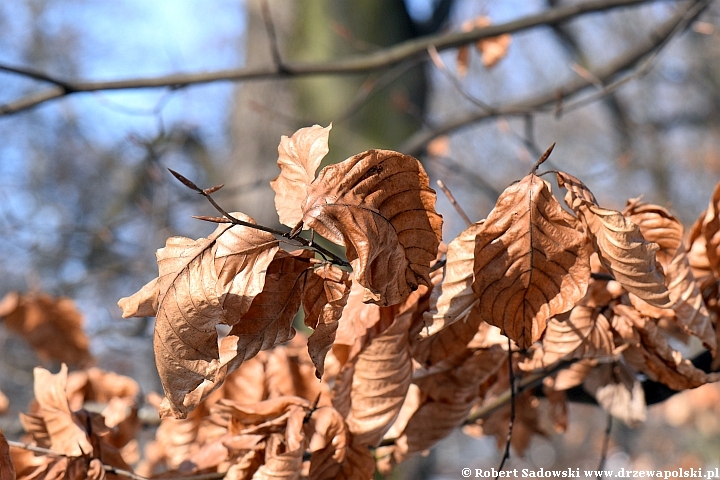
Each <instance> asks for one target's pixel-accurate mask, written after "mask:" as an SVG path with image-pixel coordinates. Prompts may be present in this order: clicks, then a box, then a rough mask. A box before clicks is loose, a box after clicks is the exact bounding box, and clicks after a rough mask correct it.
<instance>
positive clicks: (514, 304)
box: [473, 174, 590, 349]
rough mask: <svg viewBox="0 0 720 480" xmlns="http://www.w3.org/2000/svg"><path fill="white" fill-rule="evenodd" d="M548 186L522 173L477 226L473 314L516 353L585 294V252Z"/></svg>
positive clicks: (587, 257) (581, 239)
mask: <svg viewBox="0 0 720 480" xmlns="http://www.w3.org/2000/svg"><path fill="white" fill-rule="evenodd" d="M575 223H576V220H575V218H574V217H572V216H571V215H570V214H568V213H567V212H566V211H565V210H563V209H562V207H561V206H560V204H559V203H558V201H557V200H556V199H555V197H554V196H553V195H552V192H551V190H550V185H549V184H548V183H547V182H546V181H544V180H543V179H541V178H540V177H538V176H536V175H534V174H530V175H528V176H526V177H525V178H523V179H522V180H521V181H519V182H517V183H515V184H513V185H511V186H510V187H508V188H507V189H506V190H505V191H504V192H503V193H502V194H501V195H500V198H499V199H498V201H497V203H496V205H495V208H493V210H492V211H491V212H490V214H489V215H488V218H487V219H486V220H485V223H483V225H482V228H480V230H479V232H478V234H477V239H476V244H475V266H474V275H475V279H474V282H473V291H474V292H475V295H476V296H477V297H478V298H479V300H480V304H479V305H480V313H481V316H482V318H483V320H485V321H486V322H488V323H490V324H491V325H495V326H497V327H499V328H500V329H501V330H502V333H503V334H504V335H506V336H508V337H509V338H511V339H512V340H513V341H515V342H516V343H517V345H518V347H519V348H521V349H525V348H527V347H529V346H530V345H531V344H532V343H533V342H535V341H536V340H538V339H539V338H540V336H541V335H542V333H543V331H544V330H545V325H546V322H547V319H548V318H550V317H552V316H554V315H557V314H560V313H563V312H566V311H568V310H570V309H571V308H572V307H573V306H574V305H575V303H577V302H578V301H579V300H580V299H581V298H583V296H584V295H585V292H586V291H587V287H588V282H589V280H590V248H589V244H588V243H587V241H586V239H585V236H584V235H583V234H582V232H580V231H578V230H577V229H576V228H575Z"/></svg>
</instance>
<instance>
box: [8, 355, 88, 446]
mask: <svg viewBox="0 0 720 480" xmlns="http://www.w3.org/2000/svg"><path fill="white" fill-rule="evenodd" d="M33 374H34V384H33V389H34V391H35V401H36V402H37V404H38V408H37V412H36V413H35V414H20V422H21V423H22V424H23V427H24V428H25V431H27V432H28V433H29V434H30V435H32V437H33V439H34V440H35V442H36V443H37V444H38V446H40V447H44V448H49V449H51V450H54V451H56V452H58V453H61V454H62V455H67V456H70V457H79V456H81V455H84V454H92V453H93V446H92V445H91V444H90V442H89V441H88V437H87V434H86V433H85V430H84V429H83V428H82V425H81V424H80V423H79V421H78V419H77V418H76V417H75V416H74V415H73V414H72V412H71V411H70V406H69V404H68V399H67V395H66V386H67V366H66V365H65V364H63V365H62V367H61V368H60V371H59V372H58V373H56V374H52V373H50V372H49V371H47V370H45V369H44V368H40V367H36V368H35V369H34V370H33Z"/></svg>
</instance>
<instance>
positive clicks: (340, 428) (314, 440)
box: [307, 407, 349, 480]
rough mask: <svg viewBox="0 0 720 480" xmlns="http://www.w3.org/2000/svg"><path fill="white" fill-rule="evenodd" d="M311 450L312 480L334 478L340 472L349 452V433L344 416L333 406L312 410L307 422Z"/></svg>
mask: <svg viewBox="0 0 720 480" xmlns="http://www.w3.org/2000/svg"><path fill="white" fill-rule="evenodd" d="M307 426H308V430H309V432H312V433H308V434H307V435H308V436H309V441H308V450H310V452H311V455H310V473H309V476H308V478H309V479H310V480H332V479H334V478H335V477H336V475H337V474H338V473H339V472H340V469H341V468H342V465H343V463H344V462H345V455H346V453H347V448H348V441H349V435H348V432H347V427H346V426H345V421H344V420H343V417H342V416H341V415H340V414H339V413H338V411H337V410H335V409H334V408H332V407H321V408H318V409H317V410H315V411H313V412H312V415H311V416H310V419H309V420H308V422H307Z"/></svg>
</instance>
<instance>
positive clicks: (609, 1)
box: [0, 0, 660, 115]
mask: <svg viewBox="0 0 720 480" xmlns="http://www.w3.org/2000/svg"><path fill="white" fill-rule="evenodd" d="M655 1H660V0H588V1H586V2H583V3H579V4H574V5H566V6H562V7H557V8H552V9H549V10H546V11H544V12H542V13H538V14H535V15H528V16H527V17H523V18H520V19H518V20H514V21H511V22H507V23H502V24H497V25H490V26H488V27H483V28H476V29H474V30H471V31H469V32H453V33H444V34H438V35H431V36H427V37H422V38H419V39H414V40H409V41H407V42H403V43H400V44H397V45H395V46H392V47H388V48H385V49H381V50H378V51H376V52H373V53H370V54H367V55H358V56H354V57H351V58H347V59H339V60H334V61H329V62H320V63H317V62H282V63H281V65H277V64H274V65H268V66H264V67H257V68H239V69H229V70H219V71H214V72H200V73H189V74H174V75H164V76H160V77H147V78H131V79H126V80H110V81H66V80H61V79H58V78H56V77H54V76H52V75H48V74H45V73H40V72H36V71H33V70H31V69H26V68H20V67H14V66H8V65H0V68H3V69H4V70H6V71H10V72H12V73H17V74H19V75H24V76H28V77H30V78H35V79H38V80H42V81H46V82H50V83H54V84H55V85H56V86H55V87H52V88H49V89H47V90H43V91H40V92H36V93H33V94H30V95H28V96H25V97H21V98H19V99H17V100H15V101H12V102H10V103H7V104H5V105H0V115H8V114H11V113H16V112H20V111H23V110H27V109H29V108H31V107H34V106H36V105H39V104H41V103H44V102H48V101H50V100H54V99H57V98H61V97H64V96H67V95H70V94H75V93H80V92H97V91H106V90H127V89H138V88H179V87H182V86H186V85H195V84H202V83H210V82H218V81H250V80H263V79H279V78H286V77H301V76H310V75H341V74H354V73H367V72H372V71H375V70H380V69H385V68H388V67H391V66H393V65H396V64H398V63H400V62H402V61H404V60H408V59H413V58H419V57H424V56H425V55H427V49H428V48H429V47H432V46H434V47H435V48H436V49H437V50H438V51H442V50H447V49H451V48H457V47H459V46H462V45H466V44H469V43H472V42H475V41H477V40H479V39H482V38H488V37H495V36H498V35H501V34H504V33H514V32H520V31H523V30H528V29H531V28H535V27H538V26H547V25H556V24H559V23H562V22H567V21H568V20H571V19H573V18H575V17H578V16H580V15H583V14H586V13H591V12H601V11H606V10H610V9H614V8H619V7H628V6H633V5H641V4H644V3H651V2H655ZM273 48H275V47H273ZM273 55H274V54H273Z"/></svg>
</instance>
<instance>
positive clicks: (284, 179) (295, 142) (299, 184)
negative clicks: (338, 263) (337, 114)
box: [270, 125, 332, 228]
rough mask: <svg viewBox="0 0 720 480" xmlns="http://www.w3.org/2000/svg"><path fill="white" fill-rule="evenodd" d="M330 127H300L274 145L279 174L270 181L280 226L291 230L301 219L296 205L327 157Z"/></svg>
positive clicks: (300, 203)
mask: <svg viewBox="0 0 720 480" xmlns="http://www.w3.org/2000/svg"><path fill="white" fill-rule="evenodd" d="M331 128H332V125H329V126H327V127H325V128H323V127H321V126H320V125H313V126H312V127H305V128H301V129H300V130H298V131H297V132H295V133H294V134H293V135H292V137H290V138H288V137H286V136H285V135H283V136H282V137H281V139H280V145H278V161H277V163H278V167H280V175H278V176H277V177H276V178H275V180H273V181H271V182H270V186H271V187H272V189H273V190H275V209H276V210H277V212H278V215H279V216H280V223H282V224H283V225H287V226H288V227H291V228H292V227H295V226H296V225H297V224H298V222H299V221H300V220H301V219H302V216H303V212H302V209H301V208H300V206H301V205H302V202H303V201H304V200H305V197H307V190H308V187H309V186H310V184H311V183H312V181H313V180H315V172H316V171H317V169H318V167H319V166H320V162H321V161H322V159H323V157H325V155H327V153H328V151H329V149H328V137H329V135H330V129H331Z"/></svg>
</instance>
